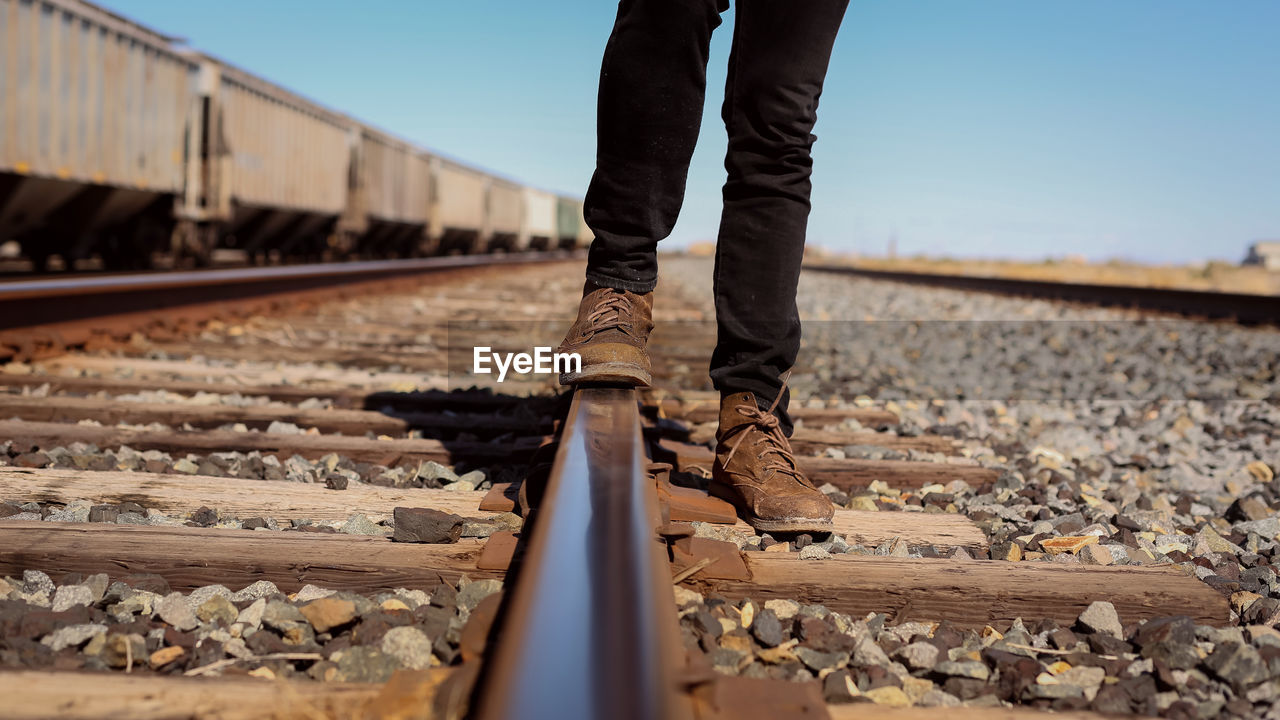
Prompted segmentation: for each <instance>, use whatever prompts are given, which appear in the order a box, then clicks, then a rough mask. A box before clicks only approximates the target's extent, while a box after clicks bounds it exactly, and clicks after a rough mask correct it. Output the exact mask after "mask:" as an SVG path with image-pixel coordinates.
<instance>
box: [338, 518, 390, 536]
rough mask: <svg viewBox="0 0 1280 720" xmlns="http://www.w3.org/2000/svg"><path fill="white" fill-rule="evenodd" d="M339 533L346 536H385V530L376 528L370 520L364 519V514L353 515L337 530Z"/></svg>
mask: <svg viewBox="0 0 1280 720" xmlns="http://www.w3.org/2000/svg"><path fill="white" fill-rule="evenodd" d="M339 531H340V532H344V533H346V534H348V535H386V534H387V529H386V528H383V527H378V525H376V524H375V523H374V522H373V521H372V520H370V519H369V518H367V517H365V515H364V513H355V514H354V515H352V516H351V517H350V518H347V522H346V523H344V524H343V525H342V527H341V528H339Z"/></svg>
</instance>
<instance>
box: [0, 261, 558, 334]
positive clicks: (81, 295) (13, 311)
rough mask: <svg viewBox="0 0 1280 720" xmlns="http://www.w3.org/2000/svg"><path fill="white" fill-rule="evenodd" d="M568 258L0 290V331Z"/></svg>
mask: <svg viewBox="0 0 1280 720" xmlns="http://www.w3.org/2000/svg"><path fill="white" fill-rule="evenodd" d="M569 257H573V254H572V253H567V252H563V251H552V252H530V253H514V254H509V255H508V254H503V255H455V256H446V257H434V258H421V259H411V260H371V261H363V262H350V263H316V264H310V265H285V266H280V267H263V268H234V269H226V270H200V271H187V272H165V273H145V274H134V275H108V276H104V277H84V276H80V277H75V278H54V279H48V278H44V279H39V280H21V281H15V282H5V283H0V330H7V329H12V328H29V327H36V326H39V325H47V324H53V323H60V322H69V321H82V320H86V319H90V318H96V317H103V316H106V315H116V314H123V313H136V312H155V311H164V310H167V309H169V308H173V307H179V306H182V305H188V304H195V303H206V302H212V301H221V300H235V299H243V298H257V297H264V296H269V295H273V294H279V293H288V292H294V291H298V290H314V289H323V288H326V287H334V286H337V285H340V284H344V283H356V282H368V281H372V280H380V279H384V278H385V279H390V278H395V277H403V276H409V275H415V274H419V273H427V272H437V271H443V270H453V269H461V268H472V267H480V266H486V265H500V264H508V263H526V262H540V261H548V260H558V259H565V258H569Z"/></svg>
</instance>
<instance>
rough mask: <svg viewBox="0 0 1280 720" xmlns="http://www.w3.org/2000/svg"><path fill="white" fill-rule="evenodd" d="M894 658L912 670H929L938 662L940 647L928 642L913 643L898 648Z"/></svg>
mask: <svg viewBox="0 0 1280 720" xmlns="http://www.w3.org/2000/svg"><path fill="white" fill-rule="evenodd" d="M893 657H894V659H895V660H897V661H899V662H901V663H902V664H903V665H906V666H907V668H909V669H911V670H928V669H930V668H932V667H933V666H934V665H935V664H936V663H937V662H938V646H937V645H934V644H933V643H928V642H913V643H911V644H910V645H903V646H902V647H900V648H898V650H897V651H896V652H894V654H893Z"/></svg>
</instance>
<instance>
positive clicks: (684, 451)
mask: <svg viewBox="0 0 1280 720" xmlns="http://www.w3.org/2000/svg"><path fill="white" fill-rule="evenodd" d="M660 446H661V448H662V450H663V451H665V452H664V453H663V454H664V455H666V456H667V457H663V458H661V460H662V461H663V462H670V459H669V458H670V457H674V458H675V460H676V463H675V464H676V466H677V467H678V468H679V469H680V470H683V471H687V472H697V469H698V468H703V469H705V470H708V471H709V470H710V469H711V466H712V463H713V462H714V460H715V454H714V453H712V452H711V451H710V450H708V449H707V448H705V447H702V446H701V445H690V444H688V443H679V442H674V441H670V440H664V441H662V442H661V443H660ZM796 464H797V465H799V467H800V470H802V471H803V472H804V473H805V475H807V476H808V477H809V479H810V480H812V481H813V483H814V484H815V485H822V484H823V483H831V484H832V485H835V486H836V487H838V488H841V489H842V490H851V489H862V488H865V487H867V486H868V485H870V484H871V482H872V481H873V480H882V481H884V482H885V483H886V484H887V485H889V487H895V488H902V489H909V488H919V487H924V486H925V485H932V484H934V483H937V484H940V485H946V484H947V483H949V482H951V481H952V480H964V481H965V482H967V483H969V484H970V485H971V486H973V487H975V488H976V487H981V486H982V485H983V484H984V483H988V482H995V481H996V479H997V478H999V477H1000V474H999V473H998V472H996V471H995V470H992V469H990V468H985V467H982V466H980V465H960V464H955V463H931V462H917V461H913V460H860V459H856V458H849V459H844V460H838V459H835V458H825V457H812V456H805V455H799V456H796Z"/></svg>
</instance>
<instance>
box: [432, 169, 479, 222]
mask: <svg viewBox="0 0 1280 720" xmlns="http://www.w3.org/2000/svg"><path fill="white" fill-rule="evenodd" d="M431 165H432V168H433V172H432V174H431V197H432V200H433V203H432V231H433V233H434V234H435V236H436V237H439V236H440V235H442V234H443V233H446V232H470V233H480V232H482V231H483V230H484V217H485V212H484V207H485V176H484V173H482V172H480V171H479V170H474V169H472V168H469V167H467V166H465V165H460V164H458V163H456V162H453V161H452V160H446V159H445V158H441V157H436V158H433V159H432V161H431Z"/></svg>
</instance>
